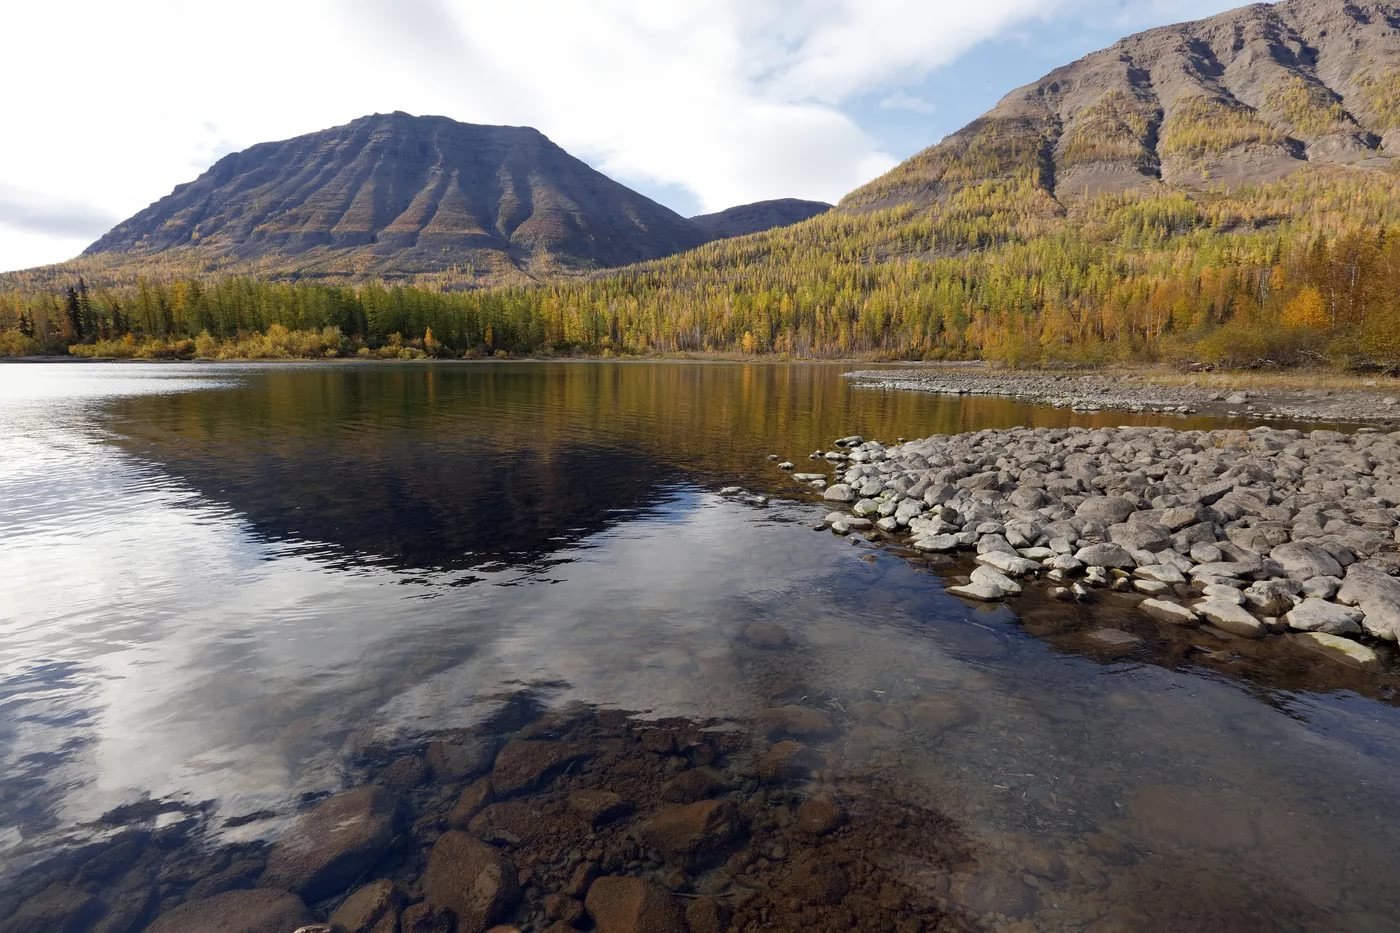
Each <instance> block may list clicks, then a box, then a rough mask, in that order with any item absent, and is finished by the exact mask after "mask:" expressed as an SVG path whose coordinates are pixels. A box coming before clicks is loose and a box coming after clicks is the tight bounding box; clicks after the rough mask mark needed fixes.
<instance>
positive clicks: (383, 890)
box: [331, 878, 399, 933]
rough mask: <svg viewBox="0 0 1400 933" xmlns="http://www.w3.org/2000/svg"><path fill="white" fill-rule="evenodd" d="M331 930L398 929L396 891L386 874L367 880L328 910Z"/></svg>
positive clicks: (372, 932) (378, 932)
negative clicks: (374, 879) (330, 911)
mask: <svg viewBox="0 0 1400 933" xmlns="http://www.w3.org/2000/svg"><path fill="white" fill-rule="evenodd" d="M331 929H332V930H334V931H335V933H398V929H399V894H398V891H397V889H395V887H394V882H392V881H390V880H388V879H387V878H381V879H379V880H378V881H371V882H370V883H369V884H367V885H364V886H362V887H359V888H356V889H355V892H354V893H353V894H351V895H350V896H349V897H347V898H346V899H345V902H344V903H343V904H341V905H340V906H339V907H337V908H336V910H335V913H333V914H331Z"/></svg>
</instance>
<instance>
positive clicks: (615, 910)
mask: <svg viewBox="0 0 1400 933" xmlns="http://www.w3.org/2000/svg"><path fill="white" fill-rule="evenodd" d="M584 906H585V907H586V908H587V910H588V914H589V916H590V917H592V918H593V925H594V927H595V928H596V929H597V930H598V933H684V931H685V929H686V924H685V915H684V914H683V913H682V912H681V909H680V905H678V904H677V903H676V899H675V897H673V896H672V895H671V892H670V891H667V890H666V889H665V888H663V887H662V886H661V885H659V884H657V883H656V882H654V881H648V880H647V879H645V878H632V877H618V876H607V877H603V878H599V879H598V880H597V881H595V882H593V884H592V885H590V886H589V888H588V897H587V899H586V900H585V901H584Z"/></svg>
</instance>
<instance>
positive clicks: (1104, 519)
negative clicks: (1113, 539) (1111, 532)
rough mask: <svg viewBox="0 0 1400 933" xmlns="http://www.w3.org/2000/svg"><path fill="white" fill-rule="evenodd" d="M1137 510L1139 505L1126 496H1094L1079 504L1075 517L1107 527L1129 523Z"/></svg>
mask: <svg viewBox="0 0 1400 933" xmlns="http://www.w3.org/2000/svg"><path fill="white" fill-rule="evenodd" d="M1137 508H1138V507H1137V503H1136V502H1134V501H1133V500H1132V499H1129V498H1127V497H1126V496H1094V497H1091V498H1089V499H1085V500H1084V501H1083V502H1081V503H1080V504H1079V508H1077V509H1075V510H1074V517H1075V518H1078V519H1081V520H1082V521H1086V522H1098V523H1099V524H1101V525H1104V526H1105V527H1107V526H1109V525H1117V524H1118V523H1120V522H1125V521H1127V520H1128V516H1129V515H1132V514H1133V513H1134V512H1136V511H1137Z"/></svg>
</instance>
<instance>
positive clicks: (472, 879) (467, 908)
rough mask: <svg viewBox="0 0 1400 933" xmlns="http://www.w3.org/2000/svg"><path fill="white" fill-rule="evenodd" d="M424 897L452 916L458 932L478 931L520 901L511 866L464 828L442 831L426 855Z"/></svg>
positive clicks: (487, 927) (502, 915) (498, 918)
mask: <svg viewBox="0 0 1400 933" xmlns="http://www.w3.org/2000/svg"><path fill="white" fill-rule="evenodd" d="M423 897H424V899H425V900H426V901H427V903H428V904H430V905H431V906H433V907H441V908H446V909H447V910H450V911H451V912H452V913H453V914H455V915H456V917H457V933H482V931H483V930H486V929H489V928H490V927H491V925H492V924H493V923H496V922H497V921H499V920H501V919H503V918H504V917H505V916H506V914H508V913H509V912H510V910H511V908H513V907H514V906H515V904H516V902H517V901H518V900H519V899H520V885H519V883H518V882H517V880H516V873H515V865H514V864H512V863H511V862H510V860H509V859H507V858H505V857H504V856H503V855H501V853H500V852H498V851H496V849H494V848H492V847H491V846H489V845H487V844H486V843H484V842H482V841H481V840H479V839H473V838H472V837H471V836H468V835H467V834H466V833H464V832H459V831H457V830H453V831H451V832H447V833H444V834H443V835H442V837H441V838H439V839H438V841H437V843H436V844H435V845H434V846H433V850H432V852H431V853H429V855H428V868H427V870H426V871H425V872H424V873H423Z"/></svg>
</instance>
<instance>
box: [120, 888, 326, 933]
mask: <svg viewBox="0 0 1400 933" xmlns="http://www.w3.org/2000/svg"><path fill="white" fill-rule="evenodd" d="M311 919H312V918H311V911H309V910H307V909H306V905H305V904H304V903H302V900H301V898H299V897H297V896H296V895H295V894H291V893H289V892H287V891H279V890H277V889H275V888H252V889H250V890H247V891H227V892H225V893H223V894H216V895H214V896H213V897H206V898H204V899H202V900H197V901H186V902H185V903H183V904H181V905H180V906H179V907H176V908H174V909H173V910H167V911H166V912H165V913H163V914H161V915H160V916H159V917H157V918H156V921H155V923H153V924H151V925H150V926H149V927H147V928H146V933H193V931H195V930H198V931H199V933H269V931H272V930H287V931H291V930H295V929H296V928H297V927H299V926H300V925H302V924H303V923H309V922H310V921H311Z"/></svg>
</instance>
